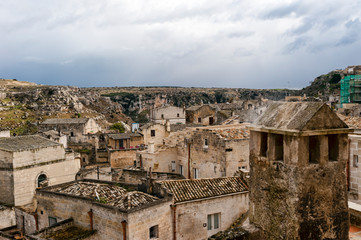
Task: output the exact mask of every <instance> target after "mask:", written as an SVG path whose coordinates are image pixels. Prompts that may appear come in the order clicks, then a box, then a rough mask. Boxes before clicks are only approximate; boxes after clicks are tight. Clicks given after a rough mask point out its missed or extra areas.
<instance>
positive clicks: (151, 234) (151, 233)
mask: <svg viewBox="0 0 361 240" xmlns="http://www.w3.org/2000/svg"><path fill="white" fill-rule="evenodd" d="M158 237H159V236H158V225H155V226H153V227H151V228H149V238H150V239H152V238H158Z"/></svg>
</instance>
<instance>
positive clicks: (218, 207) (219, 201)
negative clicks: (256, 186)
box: [176, 193, 248, 240]
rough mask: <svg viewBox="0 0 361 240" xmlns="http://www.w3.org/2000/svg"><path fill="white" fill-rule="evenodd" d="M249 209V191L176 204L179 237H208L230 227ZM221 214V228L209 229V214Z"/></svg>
mask: <svg viewBox="0 0 361 240" xmlns="http://www.w3.org/2000/svg"><path fill="white" fill-rule="evenodd" d="M247 211H248V193H238V194H234V195H229V196H221V197H217V198H213V199H205V200H201V201H192V202H189V203H179V204H177V205H176V221H177V227H176V232H177V239H179V240H182V239H184V240H186V239H200V240H203V239H208V237H210V236H212V235H213V234H215V233H217V232H219V231H223V230H225V229H227V228H228V227H230V226H231V225H232V224H233V223H234V222H235V221H236V220H237V219H238V218H239V217H240V216H241V215H242V214H244V213H246V212H247ZM215 213H218V214H220V219H219V220H220V221H219V228H218V229H212V230H207V216H208V215H209V214H215Z"/></svg>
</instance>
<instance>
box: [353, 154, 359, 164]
mask: <svg viewBox="0 0 361 240" xmlns="http://www.w3.org/2000/svg"><path fill="white" fill-rule="evenodd" d="M353 166H354V167H358V155H353Z"/></svg>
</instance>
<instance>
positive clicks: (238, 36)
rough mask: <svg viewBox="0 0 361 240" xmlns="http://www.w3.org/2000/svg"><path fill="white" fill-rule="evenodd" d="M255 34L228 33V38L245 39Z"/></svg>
mask: <svg viewBox="0 0 361 240" xmlns="http://www.w3.org/2000/svg"><path fill="white" fill-rule="evenodd" d="M254 34H255V32H251V31H244V32H230V33H228V35H227V36H228V38H244V37H249V36H252V35H254Z"/></svg>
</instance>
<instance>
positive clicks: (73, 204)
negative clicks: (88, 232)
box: [37, 181, 171, 240]
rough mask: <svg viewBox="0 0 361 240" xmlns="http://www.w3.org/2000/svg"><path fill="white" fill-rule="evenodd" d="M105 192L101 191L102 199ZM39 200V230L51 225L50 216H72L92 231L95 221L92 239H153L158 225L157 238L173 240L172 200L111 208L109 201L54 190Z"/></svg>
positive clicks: (45, 190)
mask: <svg viewBox="0 0 361 240" xmlns="http://www.w3.org/2000/svg"><path fill="white" fill-rule="evenodd" d="M92 182H93V183H94V184H97V183H98V184H104V183H105V184H110V185H112V184H114V183H110V182H109V183H106V182H101V181H92ZM117 187H118V185H117ZM61 188H62V187H61ZM61 188H60V189H61ZM118 188H119V187H118ZM103 193H104V192H103V191H99V195H100V197H102V194H103ZM37 200H38V209H37V213H38V215H39V227H40V229H43V228H45V227H48V226H49V217H51V218H54V219H56V220H57V221H62V220H65V219H68V218H70V217H72V218H73V220H74V223H75V224H76V225H78V226H81V227H83V228H86V229H90V228H91V222H92V225H93V229H94V230H96V231H97V232H96V234H95V235H93V236H92V237H91V239H124V238H123V236H124V234H125V235H126V239H128V240H130V239H150V233H149V231H150V228H151V227H153V226H158V227H157V229H158V232H157V234H158V239H171V212H170V207H169V205H170V204H171V198H163V199H159V200H156V201H155V202H153V203H148V204H141V205H139V206H138V207H134V208H133V207H132V208H131V209H123V208H118V207H115V206H110V205H109V203H108V202H103V203H101V202H99V201H95V200H93V199H91V198H89V197H86V196H84V197H82V196H76V195H73V194H62V193H59V192H57V190H54V188H53V189H52V188H48V189H43V190H40V191H38V192H37ZM91 219H92V221H91ZM124 227H125V228H124ZM124 229H125V231H126V232H125V233H124V231H123V230H124Z"/></svg>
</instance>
